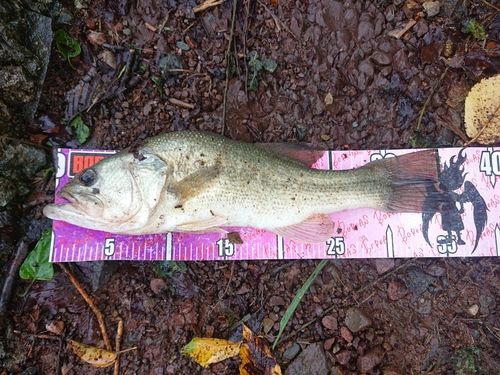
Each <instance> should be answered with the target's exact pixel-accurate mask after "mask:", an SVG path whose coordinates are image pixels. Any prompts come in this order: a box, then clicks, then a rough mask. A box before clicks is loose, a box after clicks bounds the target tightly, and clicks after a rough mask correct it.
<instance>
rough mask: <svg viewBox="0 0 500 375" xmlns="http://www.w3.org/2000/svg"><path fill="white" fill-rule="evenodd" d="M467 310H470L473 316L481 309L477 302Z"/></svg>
mask: <svg viewBox="0 0 500 375" xmlns="http://www.w3.org/2000/svg"><path fill="white" fill-rule="evenodd" d="M467 311H468V312H469V314H471V315H472V316H475V315H476V314H477V312H478V311H479V306H478V305H477V304H474V305H472V306H471V307H469V308H468V309H467Z"/></svg>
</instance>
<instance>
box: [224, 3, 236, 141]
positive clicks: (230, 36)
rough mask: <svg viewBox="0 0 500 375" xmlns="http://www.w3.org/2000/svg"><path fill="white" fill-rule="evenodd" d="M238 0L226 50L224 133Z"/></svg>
mask: <svg viewBox="0 0 500 375" xmlns="http://www.w3.org/2000/svg"><path fill="white" fill-rule="evenodd" d="M237 4H238V0H233V18H232V20H231V34H230V35H229V43H228V45H227V52H226V87H225V88H224V101H223V103H222V135H224V131H225V130H226V104H227V91H228V88H229V56H230V55H231V46H232V43H233V37H234V25H235V24H236V6H237Z"/></svg>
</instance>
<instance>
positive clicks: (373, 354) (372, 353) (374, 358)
mask: <svg viewBox="0 0 500 375" xmlns="http://www.w3.org/2000/svg"><path fill="white" fill-rule="evenodd" d="M383 357H384V351H383V350H382V349H380V348H373V349H370V350H368V351H367V352H366V353H365V354H364V355H362V356H361V357H359V358H358V369H359V372H362V373H366V372H368V371H370V370H372V369H373V368H374V367H375V366H377V365H378V364H379V363H380V362H382V358H383Z"/></svg>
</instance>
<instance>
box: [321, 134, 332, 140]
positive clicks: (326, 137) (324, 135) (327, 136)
mask: <svg viewBox="0 0 500 375" xmlns="http://www.w3.org/2000/svg"><path fill="white" fill-rule="evenodd" d="M320 137H321V139H322V140H324V141H328V140H330V138H331V137H330V136H329V135H328V134H321V135H320Z"/></svg>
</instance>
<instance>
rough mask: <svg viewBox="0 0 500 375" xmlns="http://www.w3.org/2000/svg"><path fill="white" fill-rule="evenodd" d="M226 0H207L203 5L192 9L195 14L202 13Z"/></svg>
mask: <svg viewBox="0 0 500 375" xmlns="http://www.w3.org/2000/svg"><path fill="white" fill-rule="evenodd" d="M226 1H227V0H207V1H205V2H204V3H203V4H201V5H198V6H197V7H194V8H193V10H194V12H195V13H198V12H202V11H204V10H206V9H208V8H212V7H214V6H216V5H219V4H222V3H225V2H226Z"/></svg>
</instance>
